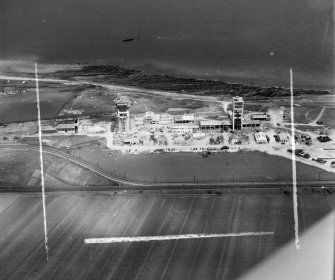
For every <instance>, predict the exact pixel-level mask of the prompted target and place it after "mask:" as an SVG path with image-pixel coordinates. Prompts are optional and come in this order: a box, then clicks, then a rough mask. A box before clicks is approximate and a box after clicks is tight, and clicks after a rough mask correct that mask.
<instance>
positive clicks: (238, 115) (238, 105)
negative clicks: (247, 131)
mask: <svg viewBox="0 0 335 280" xmlns="http://www.w3.org/2000/svg"><path fill="white" fill-rule="evenodd" d="M243 106H244V101H243V98H242V97H240V96H236V97H234V98H233V130H241V129H242V125H243V124H242V123H243Z"/></svg>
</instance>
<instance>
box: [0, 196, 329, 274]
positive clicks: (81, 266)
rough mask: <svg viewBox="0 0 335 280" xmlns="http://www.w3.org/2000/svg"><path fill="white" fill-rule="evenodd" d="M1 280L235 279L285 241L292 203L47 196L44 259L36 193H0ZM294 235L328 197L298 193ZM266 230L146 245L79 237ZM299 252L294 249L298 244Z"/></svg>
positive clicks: (325, 207)
mask: <svg viewBox="0 0 335 280" xmlns="http://www.w3.org/2000/svg"><path fill="white" fill-rule="evenodd" d="M0 201H1V204H0V205H1V207H0V227H1V229H2V230H1V235H0V240H1V241H0V242H1V244H2V250H1V252H0V262H1V273H0V279H6V280H7V279H43V280H45V279H62V280H64V279H80V280H82V279H118V280H122V279H137V280H139V279H145V280H150V279H154V280H157V279H183V280H185V279H189V280H191V279H192V280H193V279H207V280H211V279H237V278H238V277H239V276H241V275H242V274H243V273H247V272H248V271H249V270H250V269H252V268H253V267H254V266H255V265H256V264H258V263H260V262H261V261H262V260H264V259H266V258H267V257H269V256H271V255H272V254H273V253H274V252H276V250H277V249H279V248H281V247H282V246H283V245H285V244H286V243H287V242H289V241H291V240H292V239H293V238H294V229H293V223H294V221H293V210H292V198H291V197H290V196H285V195H281V194H266V193H265V194H263V195H260V194H258V195H256V194H245V195H243V194H239V195H236V194H235V195H228V194H227V195H223V196H216V195H198V196H194V195H144V194H142V195H112V194H107V193H105V194H100V195H99V194H94V195H93V194H91V195H90V194H88V193H86V194H85V195H84V194H76V195H75V194H63V195H61V194H58V195H57V194H48V195H47V215H48V219H47V221H48V231H49V235H48V237H49V248H50V254H49V261H48V262H47V261H46V259H45V250H44V241H43V237H44V235H43V218H42V205H41V197H40V195H29V194H26V195H22V194H2V195H1V199H0ZM298 205H299V209H298V211H299V220H300V231H301V233H302V234H303V233H304V231H305V230H306V229H307V228H309V227H310V226H311V225H313V224H314V223H316V222H317V221H318V220H320V219H321V218H322V217H323V216H325V215H326V214H327V213H329V212H330V211H331V209H334V206H335V196H334V195H325V194H308V195H299V200H298ZM258 231H269V232H274V234H273V235H269V236H249V237H225V238H213V239H193V240H177V241H176V240H175V241H162V242H158V241H155V242H145V243H119V244H98V245H97V244H84V239H85V238H95V237H118V236H153V235H167V234H186V233H232V232H235V233H236V232H258ZM304 245H305V244H301V246H304Z"/></svg>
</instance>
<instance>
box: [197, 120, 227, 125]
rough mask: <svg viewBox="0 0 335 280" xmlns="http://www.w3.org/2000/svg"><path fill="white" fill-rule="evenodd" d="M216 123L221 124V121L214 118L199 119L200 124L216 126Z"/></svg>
mask: <svg viewBox="0 0 335 280" xmlns="http://www.w3.org/2000/svg"><path fill="white" fill-rule="evenodd" d="M217 125H223V121H216V120H204V121H200V126H217Z"/></svg>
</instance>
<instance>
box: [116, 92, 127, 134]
mask: <svg viewBox="0 0 335 280" xmlns="http://www.w3.org/2000/svg"><path fill="white" fill-rule="evenodd" d="M115 104H116V106H115V107H116V109H117V119H118V125H119V132H120V133H129V130H130V124H129V108H130V101H129V98H128V97H127V96H120V97H119V98H118V99H116V100H115Z"/></svg>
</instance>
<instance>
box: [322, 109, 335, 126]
mask: <svg viewBox="0 0 335 280" xmlns="http://www.w3.org/2000/svg"><path fill="white" fill-rule="evenodd" d="M334 120H335V109H334V108H327V109H326V110H325V112H324V113H323V115H322V117H321V119H320V121H322V122H323V123H324V124H325V126H327V127H331V128H335V121H334Z"/></svg>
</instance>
